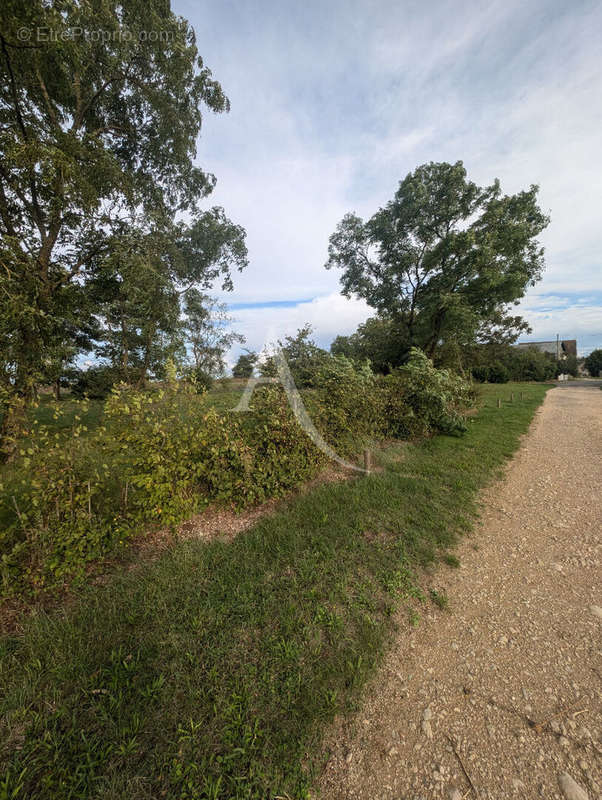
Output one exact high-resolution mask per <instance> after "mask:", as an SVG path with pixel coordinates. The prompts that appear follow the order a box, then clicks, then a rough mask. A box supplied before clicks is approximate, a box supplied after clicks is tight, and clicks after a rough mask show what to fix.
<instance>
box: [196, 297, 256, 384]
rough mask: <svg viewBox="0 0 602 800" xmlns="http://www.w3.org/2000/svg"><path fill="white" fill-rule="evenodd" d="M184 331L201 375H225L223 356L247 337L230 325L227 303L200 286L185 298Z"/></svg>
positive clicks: (217, 376) (211, 376)
mask: <svg viewBox="0 0 602 800" xmlns="http://www.w3.org/2000/svg"><path fill="white" fill-rule="evenodd" d="M184 312H185V321H184V325H183V327H184V330H185V332H186V334H187V339H188V341H189V343H190V346H191V350H192V357H193V361H194V367H195V370H196V371H197V373H198V375H199V377H200V376H201V375H203V374H204V375H206V376H208V377H209V378H219V377H221V376H222V375H223V374H224V371H225V361H224V357H225V354H226V352H227V351H228V350H229V348H230V347H231V346H232V345H233V344H234V343H235V342H236V343H239V344H244V341H245V337H244V336H241V335H240V334H239V333H235V332H234V331H232V330H230V329H229V328H228V325H229V324H230V322H232V318H231V317H230V316H229V314H228V311H227V306H226V305H225V303H218V302H217V300H215V299H214V298H212V297H209V296H208V295H205V294H202V293H201V292H199V291H198V290H197V289H189V290H188V291H187V292H186V294H185V298H184Z"/></svg>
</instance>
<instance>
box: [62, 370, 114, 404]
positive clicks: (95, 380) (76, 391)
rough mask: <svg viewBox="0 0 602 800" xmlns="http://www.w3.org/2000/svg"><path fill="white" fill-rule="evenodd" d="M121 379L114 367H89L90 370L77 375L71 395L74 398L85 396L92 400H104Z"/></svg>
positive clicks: (79, 372)
mask: <svg viewBox="0 0 602 800" xmlns="http://www.w3.org/2000/svg"><path fill="white" fill-rule="evenodd" d="M119 379H120V376H119V372H118V371H117V370H116V369H115V368H114V367H112V366H109V365H106V364H99V365H97V366H94V367H88V369H86V370H80V371H78V372H77V373H76V374H75V377H74V379H73V382H72V383H71V393H72V394H73V395H74V397H79V398H81V397H84V396H85V397H88V398H90V399H100V400H104V398H105V397H108V395H109V394H110V392H111V389H112V388H113V386H114V385H115V384H116V383H118V382H119Z"/></svg>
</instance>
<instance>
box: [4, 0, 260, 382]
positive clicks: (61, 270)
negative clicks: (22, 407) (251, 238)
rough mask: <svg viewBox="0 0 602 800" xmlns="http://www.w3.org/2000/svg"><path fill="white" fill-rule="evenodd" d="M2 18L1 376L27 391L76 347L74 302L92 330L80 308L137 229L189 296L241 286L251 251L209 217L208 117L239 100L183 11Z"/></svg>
mask: <svg viewBox="0 0 602 800" xmlns="http://www.w3.org/2000/svg"><path fill="white" fill-rule="evenodd" d="M0 14H1V16H0V31H1V33H0V236H1V242H0V268H1V270H2V309H1V314H0V342H2V348H3V352H2V354H1V356H2V365H1V366H2V370H3V376H2V377H3V379H4V383H5V385H12V386H13V387H14V388H15V389H16V390H18V391H19V392H21V393H22V394H25V393H27V392H29V391H31V389H32V387H33V386H34V385H35V383H36V381H38V380H40V379H41V378H42V377H43V375H44V365H45V361H46V360H47V355H48V351H52V352H61V350H62V349H64V347H65V346H66V345H67V342H66V341H65V337H66V336H67V335H69V336H70V335H71V333H70V332H69V331H70V330H71V328H70V327H69V326H67V327H66V325H65V314H66V312H65V308H66V306H69V308H70V311H69V314H68V315H67V316H68V317H69V324H70V326H71V325H73V324H75V325H76V327H81V328H83V329H85V328H86V326H89V325H90V323H91V309H90V308H89V307H88V306H87V304H86V303H83V302H79V300H78V302H77V304H76V305H77V307H79V308H80V310H81V314H80V316H79V320H76V319H74V313H73V310H74V308H75V306H74V305H73V303H71V298H72V296H75V295H77V294H78V293H81V292H82V291H84V290H85V289H86V287H87V286H88V284H89V283H90V281H93V280H96V279H97V277H98V275H97V272H98V271H100V272H102V271H103V270H104V271H105V272H106V270H107V269H109V267H108V266H107V264H106V263H103V262H106V260H107V259H108V260H111V259H112V258H113V252H112V247H113V245H114V243H115V237H122V238H123V229H124V227H126V228H127V226H128V225H129V226H133V227H135V228H136V236H137V237H138V238H144V237H155V238H159V239H160V240H161V248H160V250H159V252H158V253H156V254H155V255H154V258H155V260H156V261H157V262H159V261H163V260H166V259H167V260H169V261H170V267H169V269H170V270H171V275H172V278H173V279H174V280H176V281H178V282H179V283H180V284H181V288H185V287H186V286H188V285H191V284H194V283H195V282H200V283H201V284H202V285H203V286H204V285H206V284H207V282H208V281H209V280H210V279H214V278H215V277H217V276H221V278H222V281H223V284H224V286H225V288H231V276H230V269H231V267H232V266H235V267H238V268H242V267H243V266H244V265H245V263H246V250H245V247H244V232H243V231H242V229H240V228H237V227H236V226H232V224H231V223H229V222H228V220H227V219H226V218H225V216H224V215H223V212H222V211H221V209H213V210H212V211H205V212H201V211H200V209H199V208H198V203H199V201H200V200H202V199H203V198H205V197H207V195H209V194H210V192H211V191H212V189H213V186H214V184H215V178H214V177H213V175H211V174H209V173H207V172H205V171H203V170H202V169H200V168H199V167H197V166H195V165H194V164H193V158H194V157H195V155H196V142H197V138H198V134H199V131H200V128H201V122H202V111H201V109H202V108H203V107H205V108H207V109H209V110H211V111H214V112H222V111H227V110H228V107H229V105H228V100H227V98H226V96H225V95H224V93H223V91H222V89H221V86H220V85H219V83H217V82H216V81H215V80H214V79H213V77H212V75H211V72H210V70H209V69H207V67H206V66H205V65H204V63H203V61H202V59H201V57H200V56H199V54H198V51H197V47H196V43H195V36H194V32H193V30H192V28H191V27H190V25H189V24H188V22H187V21H186V20H184V19H182V18H181V17H177V16H175V15H174V14H173V13H172V12H171V10H170V7H169V2H167V1H166V0H88V1H87V2H79V0H50V1H48V0H27V2H25V0H5V2H4V3H3V4H2V10H1V12H0ZM28 32H29V34H30V35H29V37H28ZM24 40H25V41H24ZM140 220H143V222H140ZM183 220H187V224H185V223H184V222H183ZM142 249H143V248H142ZM113 266H114V262H113ZM95 270H96V272H95ZM105 277H106V275H105ZM117 284H122V281H121V278H119V276H118V277H117V279H116V281H115V286H116V287H117ZM117 288H118V289H119V291H120V292H122V290H123V285H121V286H119V287H117ZM118 301H119V292H118V294H117V295H116V298H115V302H116V303H118ZM111 313H112V312H111Z"/></svg>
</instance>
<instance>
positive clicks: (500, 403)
mask: <svg viewBox="0 0 602 800" xmlns="http://www.w3.org/2000/svg"><path fill="white" fill-rule="evenodd" d="M497 407H498V408H501V407H502V401H501V400H500V398H499V397H498V399H497Z"/></svg>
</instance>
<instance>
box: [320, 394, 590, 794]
mask: <svg viewBox="0 0 602 800" xmlns="http://www.w3.org/2000/svg"><path fill="white" fill-rule="evenodd" d="M600 453H602V392H601V391H600V390H596V389H589V388H563V389H553V390H551V391H549V392H548V394H547V396H546V399H545V402H544V404H543V406H542V407H541V408H540V409H539V410H538V411H537V413H536V415H535V419H534V421H533V423H532V425H531V428H530V430H529V432H528V433H527V435H526V436H525V437H524V439H523V442H522V445H521V447H520V449H519V451H518V452H517V454H516V455H515V457H514V458H513V459H512V461H510V462H509V463H508V466H507V468H506V471H505V476H504V477H503V478H502V479H501V480H499V481H498V482H497V483H495V484H494V485H492V486H491V487H489V488H488V489H486V490H485V491H484V492H483V493H482V495H481V498H480V499H481V504H482V511H481V516H480V521H479V524H478V526H476V528H475V531H474V533H473V534H471V535H470V536H467V537H465V538H464V539H463V540H462V541H461V542H460V543H459V545H458V546H457V548H456V550H455V551H454V552H455V555H457V556H458V558H459V560H460V563H461V568H460V569H457V570H445V569H444V568H439V570H438V572H437V589H438V590H440V591H442V592H445V593H446V594H447V596H448V597H449V598H450V601H451V603H450V609H451V611H446V612H440V611H439V610H433V611H432V612H430V613H428V614H424V615H423V616H422V618H421V622H420V625H419V626H418V627H416V628H413V627H412V626H411V625H410V623H409V621H408V613H407V607H403V606H402V607H401V608H400V610H399V612H398V614H397V615H396V617H395V623H396V625H397V631H398V632H397V634H396V639H395V641H394V642H393V644H392V645H391V649H390V651H389V654H388V656H387V657H386V658H385V659H384V660H383V661H384V663H383V666H382V669H381V670H380V671H379V672H378V673H377V675H376V676H375V678H374V680H373V681H372V683H371V684H370V686H369V687H367V689H366V692H365V694H364V699H363V700H362V706H361V709H360V711H359V714H358V716H357V717H356V719H355V721H353V720H352V721H351V723H350V722H349V721H347V722H344V721H343V720H342V719H341V720H339V721H338V722H336V723H335V724H334V725H333V726H332V728H331V729H330V731H329V732H328V734H327V736H326V741H325V743H324V746H325V748H328V749H329V750H330V751H332V752H333V753H334V755H333V756H332V757H331V758H330V759H329V761H328V763H327V766H326V768H325V770H324V772H323V774H322V776H321V778H320V780H319V781H318V783H317V786H316V787H315V789H316V791H315V795H316V796H317V797H319V798H320V800H374V798H378V800H400V799H401V798H403V800H414V798H423V800H437V799H438V800H443V799H444V798H445V800H447V798H450V800H460V798H464V797H466V798H469V797H474V796H475V793H474V792H473V791H472V790H471V786H470V784H469V782H468V780H467V778H466V774H465V772H464V768H465V769H466V772H467V773H468V775H470V780H471V781H472V783H473V784H474V786H475V788H476V790H477V794H478V797H479V798H480V800H509V799H510V798H511V797H517V798H520V800H536V798H545V800H585V798H587V800H598V798H599V795H600V787H601V786H602V765H601V760H600V757H599V753H598V752H597V749H596V748H597V747H598V746H599V745H598V743H599V742H600V741H602V696H601V694H600V692H599V677H600V675H602V652H601V651H600V629H599V619H600V618H601V616H600V613H598V612H597V611H594V608H596V609H598V611H599V609H600V607H601V606H602V602H601V598H600V547H601V542H600V531H602V503H600V502H599V498H600V497H602V470H601V469H600ZM501 509H505V513H503V512H502V510H501ZM554 565H559V566H561V571H557V570H556V569H555V568H554ZM432 582H433V574H432V572H425V573H424V574H423V581H422V588H423V590H424V591H425V593H427V592H428V589H429V587H430V586H432ZM452 643H453V644H455V645H457V649H456V647H452V646H451V645H452ZM395 673H397V674H401V675H404V676H406V677H405V683H404V691H403V692H400V687H399V678H398V677H397V675H396V674H395ZM432 708H435V709H436V713H433V710H432ZM427 712H430V713H427ZM425 715H426V716H425ZM435 718H436V720H437V724H436V728H435V726H434V720H435ZM363 719H366V720H367V725H366V726H364V725H363V724H362V720H363ZM417 721H419V722H418V724H417ZM412 726H413V727H412ZM391 730H398V731H400V732H401V734H402V735H401V737H400V740H399V741H397V740H396V742H395V746H396V749H398V750H399V754H398V755H397V756H396V757H395V758H390V759H388V758H383V754H386V745H383V742H384V743H387V742H390V741H391V736H390V734H389V732H390V731H391ZM561 738H562V740H563V741H562V742H561V741H560V740H561ZM562 745H564V746H562ZM349 750H353V752H354V753H355V754H357V757H356V758H354V760H353V768H351V769H350V768H349V767H348V765H347V764H346V763H345V754H346V753H347V751H349ZM582 764H585V765H587V767H588V768H587V769H586V768H585V767H584V766H582ZM434 772H436V773H437V776H438V777H439V778H441V776H443V777H444V780H443V781H442V780H440V779H439V780H435V778H434V775H433V773H434ZM569 773H571V774H572V775H575V778H573V777H571V775H569ZM559 776H560V777H559ZM576 779H578V780H579V783H577V781H576ZM571 791H572V792H573V794H570V792H571ZM567 792H569V794H567ZM454 793H455V794H454Z"/></svg>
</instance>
